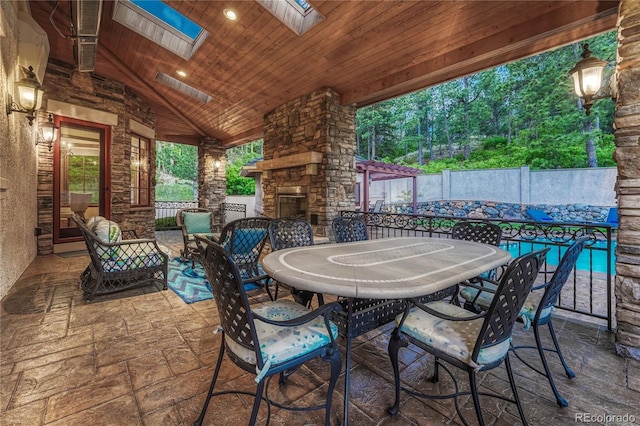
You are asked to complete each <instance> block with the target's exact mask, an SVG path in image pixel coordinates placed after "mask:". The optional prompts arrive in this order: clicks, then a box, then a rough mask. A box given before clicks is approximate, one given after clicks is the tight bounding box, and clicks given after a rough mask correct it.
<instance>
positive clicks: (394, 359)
mask: <svg viewBox="0 0 640 426" xmlns="http://www.w3.org/2000/svg"><path fill="white" fill-rule="evenodd" d="M401 347H407V342H406V340H404V339H402V337H401V335H400V331H399V330H398V329H395V330H393V333H391V338H390V339H389V349H388V352H389V359H390V360H391V366H392V367H393V379H394V384H395V390H396V397H395V400H394V402H393V406H391V407H390V408H389V409H388V410H387V411H388V412H389V414H390V415H392V416H395V415H396V414H398V411H400V366H399V365H398V351H399V350H400V348H401Z"/></svg>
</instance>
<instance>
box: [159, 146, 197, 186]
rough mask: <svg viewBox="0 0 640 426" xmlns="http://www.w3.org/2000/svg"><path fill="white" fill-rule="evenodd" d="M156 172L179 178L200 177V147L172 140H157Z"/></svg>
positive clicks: (191, 179) (193, 178) (190, 179)
mask: <svg viewBox="0 0 640 426" xmlns="http://www.w3.org/2000/svg"><path fill="white" fill-rule="evenodd" d="M156 173H158V174H160V173H167V174H170V175H172V176H175V177H176V178H178V179H184V180H188V181H196V180H197V179H198V147H197V146H192V145H183V144H176V143H171V142H162V141H157V142H156Z"/></svg>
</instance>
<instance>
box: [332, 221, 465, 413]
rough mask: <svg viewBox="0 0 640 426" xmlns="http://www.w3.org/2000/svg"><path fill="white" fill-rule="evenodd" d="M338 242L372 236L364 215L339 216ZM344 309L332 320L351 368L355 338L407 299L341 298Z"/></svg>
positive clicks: (437, 296) (436, 296)
mask: <svg viewBox="0 0 640 426" xmlns="http://www.w3.org/2000/svg"><path fill="white" fill-rule="evenodd" d="M331 227H332V228H333V234H334V237H335V240H336V243H349V242H355V241H366V240H368V239H369V233H368V232H367V225H366V223H365V221H364V219H362V218H361V217H342V216H338V217H337V218H335V219H334V220H333V222H332V223H331ZM454 292H455V286H453V287H450V288H448V289H444V290H440V291H437V292H434V293H431V294H429V295H426V296H423V297H421V298H420V299H419V300H420V301H422V302H423V303H427V302H431V301H434V300H441V299H444V298H446V297H449V296H451V295H452V294H453V293H454ZM338 303H340V305H341V306H342V310H341V311H339V312H334V313H333V314H332V317H331V319H332V320H333V321H334V322H335V323H336V325H337V326H338V329H339V331H340V335H341V336H342V337H345V338H346V339H347V345H346V350H345V354H346V357H347V358H346V369H347V370H350V368H351V342H352V341H353V339H354V338H356V337H358V336H361V335H363V334H365V333H368V332H369V331H371V330H375V329H376V328H378V327H382V326H383V325H386V324H389V323H390V322H392V321H393V320H394V319H395V318H396V316H397V315H398V314H400V313H401V312H402V311H403V309H404V302H402V301H401V300H398V299H359V298H352V297H348V298H340V299H338ZM349 391H350V389H349V376H346V377H345V413H346V412H347V411H348V404H349Z"/></svg>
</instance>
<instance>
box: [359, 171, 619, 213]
mask: <svg viewBox="0 0 640 426" xmlns="http://www.w3.org/2000/svg"><path fill="white" fill-rule="evenodd" d="M616 175H617V169H616V168H615V167H603V168H596V169H561V170H533V171H532V170H529V168H528V167H520V168H517V169H491V170H464V171H449V170H445V171H443V172H442V173H441V174H430V175H421V176H418V178H417V180H418V181H417V184H418V201H434V200H491V201H499V202H504V203H514V204H588V205H592V206H614V205H616V193H615V189H614V187H615V182H616ZM411 188H412V183H411V179H395V180H388V181H377V182H372V184H371V191H370V194H371V199H372V200H373V201H375V200H377V199H380V198H382V199H384V200H385V202H386V203H387V204H390V203H394V202H399V201H409V200H410V198H407V197H410V196H411Z"/></svg>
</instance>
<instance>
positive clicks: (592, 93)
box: [569, 44, 615, 115]
mask: <svg viewBox="0 0 640 426" xmlns="http://www.w3.org/2000/svg"><path fill="white" fill-rule="evenodd" d="M605 65H607V63H606V62H605V61H603V60H600V59H598V58H592V57H591V51H590V50H589V45H588V44H585V45H584V46H583V51H582V59H581V60H580V61H579V62H578V63H577V64H576V66H575V67H573V68H572V69H571V70H570V71H569V74H571V77H572V78H573V88H574V90H575V92H576V94H577V95H578V96H579V97H581V98H582V99H583V100H584V103H583V104H582V106H583V107H584V109H585V111H586V114H587V115H589V113H590V109H591V107H592V106H593V101H594V100H596V99H604V98H607V97H609V96H596V93H598V91H599V90H600V86H601V85H602V71H603V70H604V67H605ZM614 75H615V74H614ZM612 86H613V85H612ZM612 88H613V87H612ZM612 97H613V95H612Z"/></svg>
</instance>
